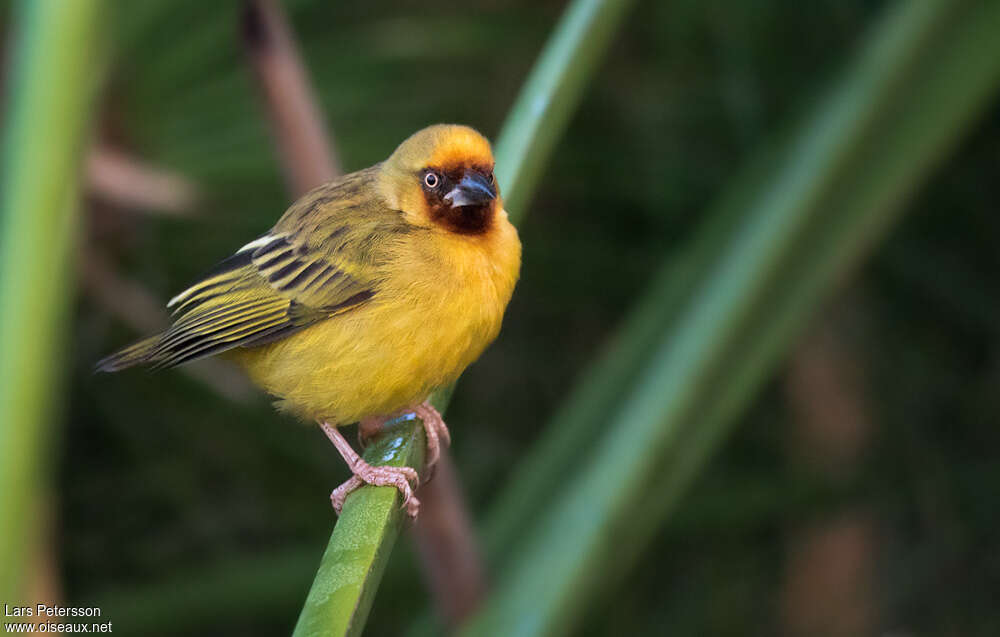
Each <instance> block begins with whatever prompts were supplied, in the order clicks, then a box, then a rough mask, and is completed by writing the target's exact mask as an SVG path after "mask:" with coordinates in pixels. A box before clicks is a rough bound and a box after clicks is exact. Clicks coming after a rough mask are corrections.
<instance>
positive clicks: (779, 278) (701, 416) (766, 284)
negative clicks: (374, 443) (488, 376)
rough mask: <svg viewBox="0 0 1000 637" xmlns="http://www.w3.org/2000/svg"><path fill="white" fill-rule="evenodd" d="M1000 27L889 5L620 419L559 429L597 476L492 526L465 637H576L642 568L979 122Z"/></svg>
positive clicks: (942, 9) (543, 481)
mask: <svg viewBox="0 0 1000 637" xmlns="http://www.w3.org/2000/svg"><path fill="white" fill-rule="evenodd" d="M998 29H1000V5H998V4H996V3H963V2H948V1H938V2H907V3H901V4H899V5H897V6H894V7H892V8H891V9H890V10H889V12H888V14H887V16H886V18H885V20H884V21H883V22H882V23H881V24H880V25H879V26H878V28H877V29H875V31H874V32H873V33H872V34H871V35H870V37H869V38H868V40H867V42H866V44H865V46H864V47H863V48H862V50H861V52H860V55H859V56H858V58H857V59H856V60H855V61H854V63H853V64H852V65H851V66H850V67H849V68H848V70H847V72H846V73H845V74H844V76H843V77H842V79H841V80H840V81H839V82H837V83H836V85H835V87H834V89H833V90H832V91H831V93H830V94H829V96H828V98H827V99H826V100H825V101H823V102H821V104H820V107H819V108H818V109H817V111H816V112H815V113H814V114H813V115H812V116H811V117H809V118H807V119H806V120H805V121H804V122H803V124H802V125H801V126H800V127H798V129H797V130H796V131H795V132H794V134H792V135H791V136H790V137H789V139H790V142H789V143H788V145H787V146H786V147H785V149H784V152H782V153H781V154H779V155H777V156H776V157H773V158H772V159H771V160H769V161H766V162H757V165H756V166H755V167H754V168H752V169H751V170H752V171H753V172H754V173H756V176H754V177H751V178H746V179H742V180H740V182H739V183H740V184H742V185H741V186H740V187H739V188H738V189H737V190H736V191H735V192H733V193H732V194H731V195H729V196H728V197H726V198H724V199H723V202H722V203H721V205H720V206H719V208H718V209H717V210H716V211H715V213H714V214H713V215H712V218H713V219H715V220H716V221H714V222H713V223H712V224H711V231H710V236H709V238H708V239H707V240H706V243H705V244H703V245H710V246H712V248H711V249H709V250H707V252H705V253H700V252H699V251H697V250H696V251H695V253H696V254H699V255H700V254H709V255H710V256H711V258H708V259H703V258H696V259H695V260H694V261H693V263H694V264H695V272H694V274H693V275H692V276H690V278H689V279H688V284H687V285H684V286H682V287H683V289H684V294H683V295H681V296H682V297H683V305H682V306H681V307H679V308H678V310H677V311H676V313H674V314H671V313H669V312H662V311H661V313H660V316H661V317H663V318H668V317H669V318H670V321H669V323H668V325H669V329H667V330H665V331H664V332H663V334H662V335H661V337H660V338H658V339H653V340H651V341H650V342H649V343H648V351H649V352H650V353H649V354H648V355H646V356H642V355H641V353H638V352H631V353H630V354H629V358H630V359H631V360H632V361H633V362H634V363H635V364H636V366H638V367H639V369H640V370H641V373H639V374H637V375H636V376H635V378H636V380H635V382H634V384H632V385H631V387H630V389H628V390H626V391H624V392H623V395H622V396H621V397H620V401H619V403H618V406H617V408H616V409H615V410H614V412H613V413H612V414H610V415H609V416H608V417H606V418H603V419H601V418H599V417H598V416H594V417H593V419H592V418H584V422H583V423H573V422H572V421H570V420H565V421H562V422H563V424H562V425H561V426H563V427H570V426H573V425H574V424H582V425H583V427H584V429H585V432H584V433H583V434H578V435H569V434H565V433H564V432H562V431H556V432H554V433H553V434H550V436H553V437H558V436H563V440H564V441H568V442H569V444H570V445H571V448H569V449H564V450H562V452H561V456H562V458H563V460H565V459H566V458H572V457H575V458H576V459H577V460H578V461H580V462H583V461H584V459H585V460H586V463H585V464H581V466H580V467H578V470H577V471H576V472H575V473H573V472H566V471H563V472H562V473H559V472H558V471H559V469H560V467H559V466H558V464H559V463H556V466H555V467H554V468H553V469H552V470H551V471H549V472H546V471H545V470H541V469H539V467H538V465H537V464H535V465H532V469H533V471H532V475H533V478H532V479H533V480H537V481H538V482H534V483H531V484H527V483H525V482H518V483H517V489H518V495H520V496H521V497H522V498H523V499H524V500H526V501H527V500H535V499H536V498H537V497H539V496H538V495H537V493H541V494H542V496H541V497H542V498H545V503H544V506H543V507H541V508H540V509H539V507H538V506H537V504H538V501H537V500H535V501H534V502H530V503H527V502H526V503H525V506H524V507H523V508H522V509H521V511H522V512H523V513H524V515H522V516H518V515H517V507H516V506H511V505H509V504H508V505H507V506H508V508H507V510H506V511H505V512H504V514H503V515H502V516H498V517H496V518H492V519H501V520H505V522H504V525H505V526H504V528H506V529H508V530H504V531H502V533H501V535H502V537H500V538H499V539H498V540H496V546H503V547H507V548H508V549H509V547H510V546H512V545H513V543H515V542H516V544H517V551H516V552H515V551H513V550H509V553H510V554H511V557H510V559H509V560H507V564H508V565H507V568H505V569H504V571H503V573H502V575H501V578H500V581H499V583H498V585H497V587H496V589H495V593H494V595H493V596H492V597H491V598H490V600H489V602H488V604H487V605H486V607H485V608H484V609H483V610H482V612H481V613H480V614H479V615H478V616H477V617H475V618H474V619H473V620H471V621H470V622H469V624H468V625H467V626H466V627H465V630H464V631H463V632H464V634H468V635H479V634H488V635H513V634H516V635H525V636H531V635H551V634H567V633H571V632H573V629H574V626H575V625H576V622H578V621H579V620H580V619H581V617H582V616H583V615H584V614H585V612H586V609H587V607H588V604H591V603H592V602H593V599H594V597H595V596H597V595H598V594H600V593H601V592H604V591H606V590H607V589H608V587H610V586H611V585H612V584H613V582H614V581H615V580H616V578H617V577H619V576H620V575H621V574H622V573H623V572H624V570H625V569H627V568H628V567H629V566H630V565H631V564H633V563H634V562H635V560H636V559H637V557H638V556H639V555H640V554H641V552H642V550H643V548H644V547H645V546H646V545H647V544H648V542H649V540H650V539H651V537H652V535H653V534H654V533H655V530H656V529H657V528H658V527H659V526H660V525H661V524H662V522H663V520H664V519H665V517H666V515H667V514H668V512H669V510H670V507H671V506H672V505H673V504H674V503H675V502H676V501H677V499H678V498H679V497H680V496H681V495H682V494H683V492H684V490H685V488H686V487H687V485H688V484H689V483H690V481H691V479H692V478H693V477H694V476H695V475H697V473H698V472H699V471H700V470H701V469H702V467H703V466H704V463H705V461H706V460H707V458H709V457H710V455H711V453H712V451H713V450H714V449H716V448H717V447H718V445H719V444H720V442H721V441H722V440H724V438H725V435H726V433H727V432H728V431H729V429H730V428H731V427H732V425H733V424H734V423H735V421H736V417H737V416H738V415H739V413H740V412H741V411H742V410H743V409H744V408H745V406H746V405H747V404H748V402H749V400H750V399H751V398H752V397H753V395H754V393H755V392H756V391H757V389H758V388H759V387H760V386H761V384H762V383H763V382H764V381H765V380H766V378H767V376H768V374H769V373H770V372H771V371H772V370H773V369H774V367H775V366H776V365H777V363H778V362H779V361H780V360H781V357H782V355H783V354H784V352H785V351H786V350H787V348H788V347H789V345H790V344H791V343H792V342H793V340H794V338H795V336H796V335H797V334H798V332H799V330H800V328H801V327H802V326H803V324H804V323H805V322H806V320H807V319H808V318H809V316H810V314H811V313H812V312H814V311H815V309H816V308H817V306H818V305H819V303H820V302H821V301H822V300H823V299H824V298H825V296H826V295H827V294H829V292H830V291H831V290H832V289H833V288H834V287H835V286H836V285H837V283H838V282H839V281H840V280H841V279H842V278H843V276H844V275H845V273H847V272H848V271H850V270H851V268H853V267H856V266H857V264H858V262H859V261H860V259H861V258H863V257H864V255H865V254H867V253H868V252H870V251H871V249H872V248H873V246H874V245H875V244H876V243H877V241H878V240H879V239H880V238H882V237H883V236H884V235H885V233H886V231H887V229H888V228H889V227H890V225H891V224H892V222H893V221H895V220H896V219H897V217H898V215H899V213H900V211H901V209H902V204H903V203H904V201H905V198H906V196H907V195H908V194H909V193H910V192H912V191H913V190H914V189H915V188H916V187H918V185H919V184H920V182H921V181H922V180H923V179H924V178H925V177H926V175H927V174H928V172H929V171H930V169H931V168H932V167H933V165H934V164H935V162H936V161H938V160H939V159H940V158H941V157H942V156H943V155H944V154H945V153H946V152H947V151H948V150H949V149H950V148H952V147H953V146H954V145H955V143H956V142H957V140H958V139H959V137H960V135H961V134H962V133H963V132H964V131H966V130H967V129H968V128H969V126H970V125H971V124H972V123H973V121H974V120H975V118H976V116H977V115H979V114H980V113H981V112H982V110H983V108H984V107H985V105H986V104H987V99H988V98H989V97H990V96H991V95H992V94H993V93H994V92H995V90H996V88H997V82H998V79H1000V57H998V56H997V55H996V51H995V45H994V43H995V34H996V33H997V32H998ZM761 165H764V166H767V168H766V169H764V170H762V169H761ZM718 220H724V221H725V223H720V222H719V221H718ZM720 230H721V231H720ZM671 285H673V284H672V283H671V278H670V277H664V278H662V279H661V282H660V284H659V285H658V286H657V287H656V288H655V289H654V291H653V292H652V293H651V297H658V298H676V297H675V295H674V293H672V292H671V291H670V287H671ZM660 286H662V287H660ZM647 307H650V306H649V305H647ZM634 324H639V325H641V324H642V321H641V320H639V319H635V320H634ZM637 329H638V328H637ZM618 364H620V366H621V369H622V370H623V371H622V373H623V374H628V373H633V370H632V369H631V366H630V365H627V364H622V363H620V362H619V363H618ZM603 402H606V401H602V403H603ZM563 413H568V411H564V412H563ZM576 413H580V412H579V411H577V412H576ZM588 437H589V439H590V440H592V441H593V442H592V443H591V444H589V445H588V444H586V443H587V438H588ZM550 439H551V438H550ZM547 448H549V449H551V445H547ZM538 461H539V459H537V458H536V459H535V462H536V463H537V462H538ZM532 488H536V489H538V492H537V493H536V492H534V491H532V490H531V489H532ZM511 497H513V496H510V495H508V497H507V498H505V501H507V502H510V501H511ZM533 510H534V511H538V512H537V513H536V514H534V515H532V514H531V513H530V512H531V511H533ZM514 519H520V521H521V523H522V524H521V530H520V533H519V536H518V537H517V538H516V539H514V537H513V535H512V532H511V531H510V530H509V529H510V520H514Z"/></svg>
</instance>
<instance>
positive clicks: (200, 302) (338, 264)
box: [146, 176, 398, 367]
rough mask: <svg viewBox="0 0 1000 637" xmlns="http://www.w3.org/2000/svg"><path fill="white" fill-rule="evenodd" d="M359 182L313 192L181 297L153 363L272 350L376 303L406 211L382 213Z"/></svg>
mask: <svg viewBox="0 0 1000 637" xmlns="http://www.w3.org/2000/svg"><path fill="white" fill-rule="evenodd" d="M361 185H364V184H361ZM358 186H359V184H358V183H357V178H355V179H354V180H353V181H352V179H351V178H350V176H349V177H348V178H346V179H345V180H343V181H341V182H336V183H334V184H330V185H327V186H324V187H321V188H320V189H317V190H315V191H313V192H312V193H309V194H308V195H306V196H305V197H303V199H301V200H300V201H299V202H297V203H296V204H295V205H293V207H292V208H290V209H289V211H288V212H287V213H286V214H285V216H284V217H282V219H281V221H279V222H278V224H277V225H276V226H275V228H274V229H273V230H272V231H271V232H270V233H268V234H267V235H264V236H263V237H260V238H259V239H257V240H255V241H252V242H250V243H248V244H246V245H245V246H243V247H242V248H240V249H239V250H238V251H237V252H236V254H234V255H233V256H231V257H229V258H228V259H226V260H225V261H223V262H222V263H220V264H219V265H217V266H216V267H215V268H214V269H213V270H212V271H210V272H208V273H207V274H206V275H205V276H204V277H203V278H201V279H200V280H199V281H198V282H197V283H195V284H194V285H192V286H191V287H189V288H187V289H186V290H184V291H183V292H181V293H180V294H178V295H177V296H175V297H174V298H173V299H172V300H171V301H170V303H169V304H168V307H171V308H173V310H174V314H173V316H174V323H173V325H172V326H171V327H170V328H169V329H168V330H167V331H166V332H164V333H163V334H162V335H161V336H160V338H159V341H158V342H157V343H156V345H155V347H154V348H153V349H152V351H150V352H149V353H148V355H147V358H146V360H147V361H148V362H151V363H153V364H154V366H155V367H170V366H173V365H178V364H180V363H183V362H186V361H190V360H194V359H197V358H202V357H205V356H209V355H212V354H217V353H219V352H222V351H225V350H228V349H232V348H234V347H250V346H255V345H263V344H265V343H270V342H272V341H275V340H278V339H280V338H283V337H285V336H288V335H289V334H291V333H293V332H296V331H298V330H300V329H302V328H304V327H307V326H309V325H312V324H313V323H315V322H317V321H320V320H323V319H326V318H330V317H332V316H336V315H337V314H341V313H343V312H347V311H349V310H351V309H353V308H357V307H359V306H361V305H362V304H364V303H366V302H368V301H369V300H370V299H371V298H372V297H374V296H375V295H376V294H377V291H378V289H377V288H378V275H377V272H378V270H379V268H378V265H379V262H380V260H381V259H382V258H383V256H382V254H381V253H380V249H379V246H380V243H381V241H380V237H382V236H384V233H386V232H388V231H390V230H391V228H390V226H391V225H392V223H393V221H392V220H393V219H394V218H396V217H398V215H395V214H394V213H391V211H380V210H378V209H377V208H376V209H375V210H373V209H372V208H373V206H372V205H371V203H370V202H368V203H366V201H362V200H361V199H363V198H364V195H363V193H364V189H359V187H358ZM387 212H388V213H390V214H388V215H387V214H386V213H387ZM380 233H382V234H380Z"/></svg>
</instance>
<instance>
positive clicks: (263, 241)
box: [236, 234, 285, 254]
mask: <svg viewBox="0 0 1000 637" xmlns="http://www.w3.org/2000/svg"><path fill="white" fill-rule="evenodd" d="M283 236H285V235H284V234H265V235H264V236H263V237H261V238H260V239H254V240H253V241H251V242H250V243H248V244H246V245H245V246H243V247H242V248H240V249H239V250H237V251H236V252H237V254H238V253H240V252H246V251H247V250H256V249H257V248H259V247H261V246H263V245H267V244H268V243H270V242H271V241H274V240H275V239H277V238H278V237H283Z"/></svg>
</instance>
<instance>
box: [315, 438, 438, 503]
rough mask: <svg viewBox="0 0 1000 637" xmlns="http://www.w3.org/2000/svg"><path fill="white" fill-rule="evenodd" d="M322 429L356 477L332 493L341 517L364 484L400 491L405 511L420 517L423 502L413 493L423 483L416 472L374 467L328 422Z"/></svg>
mask: <svg viewBox="0 0 1000 637" xmlns="http://www.w3.org/2000/svg"><path fill="white" fill-rule="evenodd" d="M320 426H321V427H322V428H323V432H324V433H325V434H326V437H327V438H329V439H330V442H332V443H333V446H334V447H336V448H337V451H339V452H340V455H341V456H342V457H343V458H344V462H346V463H347V466H348V467H350V469H351V471H352V472H353V473H354V475H353V476H351V477H350V479H349V480H347V481H346V482H344V484H342V485H340V486H339V487H337V488H336V489H334V490H333V492H332V493H330V502H331V504H333V509H334V510H335V511H336V512H337V515H340V512H341V511H342V510H343V508H344V501H345V500H346V499H347V496H348V495H349V494H350V493H351V492H352V491H354V490H355V489H357V488H358V487H360V486H361V485H363V484H370V485H373V486H376V487H396V489H398V490H399V492H400V493H401V494H402V496H403V507H404V508H406V513H407V514H408V515H409V516H410V517H411V518H415V517H417V513H418V512H419V511H420V501H419V500H417V498H416V497H415V496H414V495H413V489H414V488H415V487H416V486H417V485H418V484H419V483H420V478H419V477H418V476H417V472H416V471H414V470H413V469H411V468H410V467H384V466H372V465H370V464H368V463H367V462H365V461H364V459H362V458H361V456H359V455H358V453H357V452H356V451H354V449H353V448H351V444H350V443H349V442H347V439H346V438H344V436H343V434H341V433H340V432H339V431H337V428H336V427H333V426H331V425H329V424H327V423H325V422H324V423H320ZM411 482H412V483H413V484H412V485H411V484H410V483H411Z"/></svg>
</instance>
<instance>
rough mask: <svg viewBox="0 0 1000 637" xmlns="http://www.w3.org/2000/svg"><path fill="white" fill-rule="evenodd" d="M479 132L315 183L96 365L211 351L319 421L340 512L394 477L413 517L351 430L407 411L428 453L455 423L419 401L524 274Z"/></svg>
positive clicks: (408, 495) (492, 319) (491, 321)
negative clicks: (155, 329) (167, 312)
mask: <svg viewBox="0 0 1000 637" xmlns="http://www.w3.org/2000/svg"><path fill="white" fill-rule="evenodd" d="M494 163H495V162H494V158H493V152H492V149H491V146H490V143H489V141H488V140H487V139H486V138H485V137H484V136H483V135H481V134H480V133H479V132H477V131H476V130H475V129H473V128H470V127H468V126H464V125H457V124H437V125H433V126H429V127H427V128H424V129H422V130H420V131H417V132H416V133H414V134H413V135H411V136H410V137H409V138H407V139H406V140H405V141H403V142H402V143H401V144H400V145H399V146H398V147H397V148H396V149H395V150H394V151H393V152H392V154H391V155H390V156H389V158H388V159H386V160H385V161H382V162H380V163H377V164H375V165H373V166H371V167H369V168H365V169H363V170H359V171H357V172H354V173H351V174H348V175H344V176H342V177H340V178H337V179H335V180H333V181H331V182H329V183H326V184H324V185H321V186H319V187H317V188H315V189H313V190H311V191H310V192H308V193H306V194H305V195H303V196H302V197H301V198H300V199H299V200H297V201H296V202H295V203H293V204H292V205H291V206H290V207H289V208H288V209H287V211H286V212H285V213H284V214H283V215H282V216H281V218H280V219H279V220H278V222H277V223H276V224H275V225H274V226H273V227H272V228H271V229H270V230H269V231H268V232H266V233H265V234H263V235H261V236H259V237H257V238H255V239H253V240H252V241H250V242H248V243H246V244H245V245H243V246H242V247H240V248H239V249H237V250H236V251H235V253H233V254H232V255H231V256H229V257H228V258H226V259H224V260H223V261H221V262H220V263H218V264H217V265H216V266H215V267H214V268H212V269H211V270H209V271H208V272H207V273H206V274H204V275H203V276H202V277H200V278H199V279H198V280H197V281H195V282H194V283H193V284H192V285H190V286H189V287H187V288H186V289H184V290H183V291H181V292H180V293H179V294H177V295H176V296H174V297H173V298H172V299H171V300H170V301H169V303H168V304H167V307H168V308H169V309H171V310H172V312H173V313H172V315H171V325H170V327H169V328H168V329H166V330H165V331H164V332H162V333H160V334H157V335H155V336H152V337H149V338H146V339H144V340H141V341H139V342H137V343H135V344H133V345H130V346H128V347H126V348H124V349H122V350H120V351H118V352H116V353H114V354H111V355H110V356H108V357H106V358H104V359H102V360H101V361H99V362H98V363H97V364H96V370H97V371H100V372H117V371H119V370H123V369H126V368H129V367H133V366H148V367H151V368H154V369H162V368H168V367H173V366H175V365H180V364H183V363H187V362H189V361H193V360H197V359H200V358H205V357H208V356H220V357H222V358H225V359H228V360H230V361H232V362H234V363H236V364H237V365H238V366H239V367H241V368H242V369H243V370H244V371H245V372H246V374H247V375H248V376H249V378H250V380H252V381H253V382H254V383H255V384H257V385H258V386H259V387H261V388H262V389H263V390H264V391H265V392H267V393H268V394H270V395H272V396H273V397H275V398H276V402H275V405H276V407H277V408H278V409H279V410H280V411H283V412H287V413H290V414H292V415H293V416H295V417H297V418H299V419H301V420H304V421H307V422H316V423H318V424H319V425H320V427H321V428H322V430H323V432H324V433H325V434H326V436H327V437H328V438H329V440H330V441H331V442H332V443H333V445H334V447H335V448H336V449H337V451H338V452H339V453H340V455H341V456H342V457H343V459H344V461H345V462H346V463H347V465H348V467H349V468H350V469H351V472H352V474H353V475H352V477H351V478H350V479H349V480H347V481H346V482H345V483H343V484H341V485H340V486H338V487H337V488H336V489H334V490H333V492H332V493H331V494H330V498H331V501H332V504H333V507H334V509H335V510H336V512H337V514H338V515H339V514H340V513H341V510H342V508H343V506H344V502H345V499H346V497H347V495H348V494H349V493H351V492H352V491H354V490H355V489H357V488H358V487H360V486H362V485H363V484H371V485H376V486H394V487H396V488H397V489H398V490H399V491H400V493H401V494H402V499H403V506H404V507H405V509H406V511H407V513H408V514H409V515H410V516H411V517H416V516H417V513H418V512H419V507H420V503H419V501H418V500H417V498H416V497H415V496H414V494H413V491H414V489H416V487H417V486H418V484H419V475H418V474H417V472H416V471H415V470H414V469H412V468H410V467H387V466H372V465H369V464H368V463H367V462H365V461H364V460H363V459H362V458H361V457H360V456H359V454H358V453H357V452H356V451H355V450H354V449H353V448H352V446H351V444H350V443H349V442H348V441H347V439H346V438H345V437H344V435H343V434H342V433H341V432H340V430H339V428H340V427H343V426H347V425H350V424H353V423H358V424H359V432H360V434H361V437H362V440H363V441H364V440H365V439H367V438H369V437H370V436H371V435H373V434H374V433H377V431H379V430H380V429H381V427H382V425H383V424H385V423H386V422H389V421H392V420H394V419H397V418H399V417H401V416H403V415H406V414H408V413H413V414H415V415H416V416H417V417H419V418H420V419H421V420H422V422H423V425H424V429H425V431H426V439H427V454H426V457H427V462H426V468H431V467H433V465H434V463H435V462H436V461H437V459H438V457H439V456H440V445H441V443H442V442H443V443H445V444H449V443H450V439H451V437H450V433H449V431H448V428H447V426H446V425H445V423H444V421H443V419H442V417H441V415H440V413H438V412H437V410H436V409H435V408H434V407H433V406H432V405H431V404H430V403H429V402H428V400H427V398H428V396H429V395H430V394H431V393H432V392H433V391H434V390H435V389H437V388H440V387H444V386H447V385H449V384H451V383H452V382H454V381H455V380H456V379H457V378H458V377H459V375H460V374H461V373H462V372H463V371H464V370H465V368H466V367H468V366H469V365H470V364H471V363H472V362H474V361H475V360H476V359H477V358H479V356H480V355H481V354H482V352H483V351H484V350H485V349H486V347H487V346H488V345H489V344H490V343H492V342H493V341H494V340H495V339H496V338H497V336H498V334H499V332H500V327H501V323H502V320H503V316H504V313H505V311H506V308H507V305H508V303H509V301H510V299H511V296H512V294H513V292H514V287H515V285H516V283H517V281H518V278H519V276H520V268H521V242H520V239H519V237H518V233H517V230H516V229H515V228H514V226H513V225H512V224H511V222H510V220H509V219H508V215H507V212H506V210H504V207H503V200H502V198H501V195H500V189H499V186H498V184H497V182H496V178H495V176H494V174H493V173H494Z"/></svg>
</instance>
